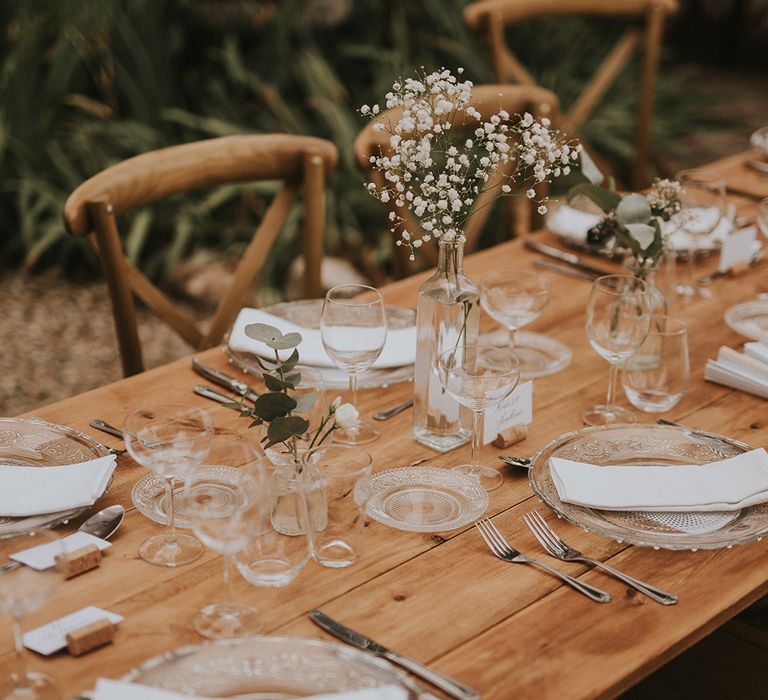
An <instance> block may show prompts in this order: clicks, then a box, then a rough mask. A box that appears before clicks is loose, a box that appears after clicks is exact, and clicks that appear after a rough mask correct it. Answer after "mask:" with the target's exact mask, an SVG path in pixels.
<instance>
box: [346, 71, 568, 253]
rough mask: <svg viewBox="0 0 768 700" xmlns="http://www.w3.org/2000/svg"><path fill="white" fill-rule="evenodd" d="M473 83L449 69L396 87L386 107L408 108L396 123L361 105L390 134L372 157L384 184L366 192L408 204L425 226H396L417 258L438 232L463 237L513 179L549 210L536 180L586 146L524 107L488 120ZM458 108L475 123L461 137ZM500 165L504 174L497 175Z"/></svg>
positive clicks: (553, 173) (554, 173)
mask: <svg viewBox="0 0 768 700" xmlns="http://www.w3.org/2000/svg"><path fill="white" fill-rule="evenodd" d="M458 73H459V75H461V74H462V73H463V69H461V68H459V70H458ZM472 87H473V85H472V83H471V82H470V81H468V80H466V81H461V80H459V79H458V78H457V77H456V76H454V75H453V74H452V73H451V72H450V71H449V70H447V69H444V68H443V69H440V70H439V71H435V72H434V73H431V74H429V75H423V76H418V77H417V78H406V79H405V80H400V81H398V82H396V83H395V84H394V85H393V86H392V90H391V91H390V92H388V93H387V94H386V108H387V109H393V108H398V107H399V108H401V109H402V116H401V117H400V119H399V121H398V122H397V123H396V124H389V123H385V122H384V121H383V119H382V117H381V108H380V107H379V105H373V106H372V107H370V106H368V105H363V106H362V107H361V108H360V113H361V114H363V115H364V116H369V117H371V118H372V119H374V120H376V121H375V124H374V126H373V128H374V130H376V131H386V132H387V133H388V134H389V135H390V138H389V146H390V149H391V155H386V154H384V153H380V154H379V155H378V156H377V155H373V156H371V158H370V162H371V164H372V166H373V168H374V169H375V170H378V171H380V172H381V173H382V174H383V177H384V181H385V182H384V185H383V186H382V187H381V188H378V187H377V186H376V184H374V183H370V184H369V185H368V191H369V192H370V193H371V194H372V195H374V196H375V197H376V198H377V199H379V200H380V201H381V202H383V203H385V204H386V203H390V202H391V203H394V204H395V206H397V207H399V208H405V207H407V208H408V209H409V210H410V211H411V213H412V214H413V216H414V217H415V218H416V219H417V221H418V223H419V226H420V227H421V232H417V231H410V230H408V228H407V222H406V220H405V219H404V218H403V217H401V216H399V215H398V214H397V213H396V212H394V211H391V212H390V214H389V220H390V225H391V228H392V231H393V232H394V233H396V234H399V238H398V240H397V245H407V246H408V247H409V248H410V250H411V256H410V258H411V260H413V259H414V258H415V256H414V251H415V249H416V248H419V247H421V245H422V244H423V243H424V242H426V241H429V240H431V239H432V238H435V239H437V240H441V241H453V240H462V239H463V229H464V226H465V224H466V221H467V219H468V218H469V217H470V216H471V214H472V211H473V210H472V208H473V205H474V203H475V201H476V199H477V197H478V196H479V195H480V194H481V193H482V192H484V191H486V190H489V189H494V188H497V189H498V190H499V194H510V193H511V192H512V185H513V184H518V185H520V184H522V183H526V190H527V191H526V196H527V197H528V198H529V199H531V200H534V201H536V202H537V203H538V205H539V206H538V210H539V212H540V213H541V214H544V213H546V211H547V207H546V202H547V199H546V197H544V198H538V196H537V193H536V190H535V189H534V188H535V186H536V185H538V184H540V183H543V182H551V181H552V179H553V178H557V177H560V176H561V175H567V174H568V173H569V172H570V170H571V167H572V165H573V163H574V162H575V161H576V160H577V159H578V157H579V154H580V153H581V146H580V145H578V144H574V143H569V142H566V141H565V140H564V139H563V138H562V137H561V136H560V134H559V132H557V131H553V130H551V129H550V121H549V119H546V118H542V119H540V120H536V119H534V118H533V117H532V116H531V115H530V114H528V113H526V114H524V115H523V116H522V117H519V116H516V117H515V121H514V122H512V121H511V117H510V115H509V113H508V112H507V111H505V110H503V109H501V110H499V111H498V112H497V113H496V114H494V115H492V116H491V117H490V118H489V119H488V120H487V121H483V120H482V115H481V114H480V112H479V111H478V110H477V109H476V108H475V107H473V106H471V105H470V104H469V103H470V99H471V97H472ZM459 115H462V116H461V118H462V120H463V121H462V122H461V124H462V125H465V124H467V123H470V122H476V127H475V129H474V131H472V132H471V133H470V135H469V137H467V138H463V139H461V140H460V139H458V138H455V137H454V136H453V134H452V133H451V128H452V126H453V124H454V122H456V121H457V117H459ZM514 135H517V139H513V138H512V137H513V136H514ZM502 166H503V171H502V172H503V174H502V176H501V177H500V178H496V175H497V171H498V169H499V168H500V167H502Z"/></svg>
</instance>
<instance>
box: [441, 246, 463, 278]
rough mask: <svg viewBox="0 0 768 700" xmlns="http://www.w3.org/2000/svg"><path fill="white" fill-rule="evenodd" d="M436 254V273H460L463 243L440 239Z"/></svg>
mask: <svg viewBox="0 0 768 700" xmlns="http://www.w3.org/2000/svg"><path fill="white" fill-rule="evenodd" d="M439 246H440V250H439V252H438V256H437V274H439V275H444V276H446V277H451V278H453V277H457V276H458V275H460V274H462V265H463V264H464V243H458V242H456V241H450V242H447V241H440V243H439Z"/></svg>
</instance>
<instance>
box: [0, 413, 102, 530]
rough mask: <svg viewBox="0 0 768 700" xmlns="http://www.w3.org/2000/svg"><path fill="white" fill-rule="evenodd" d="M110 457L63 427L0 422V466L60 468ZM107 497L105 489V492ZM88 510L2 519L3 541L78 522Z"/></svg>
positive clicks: (13, 420) (24, 421)
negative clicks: (46, 528) (39, 528)
mask: <svg viewBox="0 0 768 700" xmlns="http://www.w3.org/2000/svg"><path fill="white" fill-rule="evenodd" d="M107 454H109V451H108V449H107V448H106V447H105V446H104V445H102V444H101V443H99V442H96V441H95V440H93V439H92V438H90V437H88V436H87V435H84V434H83V433H79V432H77V431H76V430H72V429H71V428H67V427H65V426H63V425H55V424H54V423H48V422H46V421H43V420H40V419H38V418H0V464H2V465H5V466H20V467H59V466H62V465H67V464H77V463H79V462H87V461H88V460H91V459H96V458H98V457H103V456H105V455H107ZM105 493H106V489H105ZM87 509H88V508H87V507H83V508H75V509H73V510H67V511H60V512H58V513H46V514H45V515H34V516H30V517H28V518H5V517H2V516H0V538H4V537H14V536H16V535H18V534H20V533H22V532H27V531H29V530H32V529H34V528H36V527H53V526H55V525H60V524H62V523H66V522H67V521H68V520H71V519H72V518H76V517H77V516H78V515H80V514H81V513H83V512H85V511H86V510H87Z"/></svg>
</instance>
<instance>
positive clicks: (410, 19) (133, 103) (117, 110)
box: [0, 0, 722, 288]
mask: <svg viewBox="0 0 768 700" xmlns="http://www.w3.org/2000/svg"><path fill="white" fill-rule="evenodd" d="M466 4H467V3H466V0H390V1H389V2H386V3H382V2H377V1H376V0H358V1H357V2H353V0H280V1H279V2H278V1H274V2H270V1H268V0H58V1H57V2H48V1H46V0H4V1H3V2H2V3H0V32H2V36H3V38H4V41H3V42H2V44H1V45H0V46H1V48H0V177H1V178H2V179H1V180H0V221H2V224H3V226H2V228H3V237H2V239H1V240H0V265H2V266H5V267H16V266H24V267H26V268H28V269H45V268H48V267H51V266H54V267H57V268H60V269H61V270H63V271H65V272H66V273H67V274H70V275H76V276H79V275H83V276H90V275H94V274H95V273H96V271H97V270H98V262H97V260H96V258H95V255H94V254H93V253H92V252H91V251H90V250H89V249H88V247H87V246H86V245H84V244H82V243H80V242H75V241H72V240H70V239H69V238H68V237H67V235H66V233H65V231H64V228H63V225H62V222H61V211H62V208H63V203H64V201H65V199H66V197H67V195H68V194H69V193H70V192H71V191H72V190H73V189H74V188H75V187H76V186H77V185H78V184H80V183H81V182H82V181H83V180H84V179H86V178H87V177H89V176H90V175H92V174H94V173H96V172H98V171H100V170H102V169H103V168H105V167H106V166H108V165H110V164H112V163H115V162H118V161H120V160H122V159H124V158H127V157H129V156H132V155H135V154H138V153H142V152H144V151H148V150H151V149H154V148H159V147H162V146H166V145H172V144H176V143H182V142H186V141H192V140H197V139H202V138H209V137H214V136H223V135H228V134H236V133H245V132H257V133H258V132H277V131H281V132H293V133H301V134H312V135H317V136H321V137H324V138H327V139H330V140H331V141H333V142H334V143H335V144H336V145H337V146H338V147H339V150H340V153H341V163H340V167H339V169H338V171H337V172H336V173H335V174H334V175H333V176H332V177H331V179H330V181H329V191H328V227H327V245H326V250H327V252H328V254H331V255H337V256H340V257H344V258H346V259H348V260H350V261H351V262H353V264H355V265H356V266H357V267H358V268H359V269H361V270H362V271H363V272H364V273H366V274H368V276H369V277H371V278H372V279H374V280H376V281H377V282H380V281H383V279H382V275H383V274H385V273H386V270H387V264H388V260H389V255H390V239H389V236H388V233H387V231H386V222H385V217H384V213H383V210H382V209H381V208H380V205H379V204H378V203H377V202H376V201H375V200H373V198H371V197H370V196H369V195H367V193H366V192H365V191H364V189H363V187H362V186H361V183H362V180H361V177H360V175H359V174H358V172H357V170H356V168H355V166H354V163H353V158H352V143H353V141H354V138H355V136H356V134H357V132H358V130H359V129H360V128H361V127H362V125H363V121H362V119H361V118H359V116H358V114H357V112H356V109H357V107H358V106H359V105H361V104H363V103H369V104H372V103H374V102H377V101H379V100H380V98H381V97H382V96H383V94H384V93H385V92H386V90H387V89H388V87H389V86H390V85H391V84H392V82H393V80H394V79H395V78H396V77H397V76H398V75H400V74H402V73H408V72H409V71H410V70H411V69H412V68H413V67H414V66H421V65H423V66H425V67H426V68H427V69H428V70H431V69H433V68H435V67H438V66H441V65H444V66H447V67H450V68H454V69H455V68H456V67H458V66H463V67H464V68H465V71H466V72H465V76H467V77H468V78H470V79H472V80H473V81H474V82H476V83H482V82H489V81H490V80H491V75H492V74H491V71H490V65H489V60H488V51H487V49H486V47H485V45H484V44H483V43H482V42H481V41H480V40H479V39H478V38H477V37H476V36H474V35H473V34H471V33H470V32H468V31H467V30H466V29H465V27H464V24H463V21H462V9H463V7H464V6H465V5H466ZM620 31H621V28H618V27H616V26H615V25H613V24H612V23H607V22H606V23H603V22H594V21H581V20H578V21H577V20H568V21H548V22H547V23H545V24H539V23H536V24H529V25H526V26H525V27H520V28H517V29H516V30H514V35H513V36H512V37H511V43H512V44H513V45H514V46H515V49H516V53H517V54H518V56H520V57H521V58H522V59H523V60H524V61H525V63H526V65H527V66H528V67H529V68H530V69H532V72H533V73H534V74H535V75H536V77H537V78H538V79H539V80H540V81H541V82H542V84H544V85H545V86H547V87H551V88H552V89H554V90H555V91H556V92H557V93H558V95H559V96H560V97H561V101H562V102H563V104H564V106H566V107H567V105H568V104H569V101H570V100H572V99H573V96H575V95H576V94H577V93H578V89H579V87H580V86H581V85H582V84H583V81H584V79H585V77H588V76H589V75H591V73H592V71H593V69H594V67H595V66H596V65H597V64H598V63H599V62H600V61H601V59H602V57H603V56H604V55H605V53H606V51H607V50H609V48H610V46H611V45H612V43H613V42H612V40H613V39H615V38H616V37H618V35H619V32H620ZM636 68H637V65H636V63H633V64H632V65H631V66H630V67H629V68H628V69H627V70H626V72H625V74H624V75H623V76H622V79H621V80H620V82H619V84H618V85H617V86H616V87H615V88H613V89H612V90H611V91H610V92H609V94H608V95H607V96H606V97H605V98H604V100H603V102H602V104H601V105H600V107H599V109H598V110H597V111H596V112H595V114H594V116H593V117H592V118H591V119H590V121H589V122H588V124H587V125H586V128H585V135H586V136H587V137H588V140H589V141H590V142H591V143H592V144H593V145H594V146H596V147H597V149H598V150H599V151H600V152H601V153H602V155H604V156H605V157H607V158H608V159H609V160H611V161H613V162H615V163H618V164H619V166H622V165H623V166H627V165H628V164H629V163H630V162H631V160H632V157H633V137H634V127H635V121H634V114H635V95H636V92H637V90H636V80H637V78H636V75H637V70H636ZM691 77H692V73H691V69H689V68H686V67H684V66H681V65H679V64H678V63H677V62H676V61H675V57H674V55H670V54H669V52H667V53H665V56H664V60H663V67H662V70H661V72H660V78H659V81H658V90H657V97H656V106H655V115H654V134H653V142H654V147H655V150H656V151H657V152H658V153H661V154H665V155H667V156H670V155H671V156H674V155H675V154H676V153H678V154H679V150H680V148H681V137H682V136H683V135H690V133H691V132H692V131H695V130H697V129H707V128H711V127H712V126H714V125H719V124H721V123H722V118H715V117H710V118H704V116H703V115H704V113H705V111H706V109H705V108H706V106H707V103H711V102H712V101H715V100H718V99H721V96H718V95H715V94H711V93H710V94H709V95H705V94H702V93H697V94H695V95H692V94H691V92H690V91H687V90H685V89H684V85H685V83H686V81H688V80H690V79H691ZM268 195H269V188H268V187H267V188H263V187H262V188H261V189H260V190H256V191H255V192H254V191H253V190H248V191H247V192H246V191H245V188H243V187H223V188H220V189H219V190H216V191H214V192H209V193H206V194H205V195H203V196H201V197H188V196H184V197H179V198H177V199H176V200H175V201H173V202H168V203H163V204H161V205H157V206H154V207H152V208H150V209H147V210H145V211H142V212H141V213H140V214H138V215H136V216H134V217H132V219H131V220H130V221H128V222H126V224H125V225H124V227H123V230H124V232H126V238H125V246H126V250H127V253H128V255H129V256H130V257H131V258H132V259H133V260H140V261H141V263H142V267H143V268H144V269H145V270H146V271H147V272H148V273H149V274H150V276H152V277H153V278H155V279H159V280H163V279H167V278H168V277H169V276H170V275H171V273H172V271H173V270H174V268H175V267H176V265H177V264H178V263H179V261H181V260H182V259H184V258H186V257H188V256H189V255H191V254H192V253H193V251H195V250H199V249H205V250H213V251H215V254H216V255H236V254H237V251H238V250H239V248H240V247H241V246H243V245H244V242H245V241H247V240H248V237H249V235H250V231H251V230H252V229H251V227H252V225H253V216H252V215H258V213H259V211H261V209H262V208H263V206H264V203H263V200H264V199H265V198H266V197H267V196H268ZM299 224H300V220H299V216H298V215H297V216H294V217H292V218H291V220H290V222H289V225H288V226H287V227H286V229H285V230H284V231H283V232H282V234H281V238H280V241H279V244H278V246H277V247H276V250H275V251H274V253H273V255H272V256H271V258H270V261H269V263H268V267H267V268H266V270H265V276H266V279H265V282H266V283H267V284H268V285H271V286H272V287H273V288H278V287H279V286H280V283H281V280H282V279H283V278H284V275H285V273H286V270H287V268H288V266H289V265H290V263H291V261H292V259H293V257H294V256H295V252H294V251H295V250H296V246H294V245H293V241H294V239H295V238H296V236H297V235H298V226H299ZM490 235H491V236H492V234H490ZM487 242H491V241H490V240H489V241H487ZM382 271H384V272H383V273H382Z"/></svg>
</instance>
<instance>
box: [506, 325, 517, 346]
mask: <svg viewBox="0 0 768 700" xmlns="http://www.w3.org/2000/svg"><path fill="white" fill-rule="evenodd" d="M507 330H508V331H509V349H510V350H514V349H515V331H517V328H508V329H507Z"/></svg>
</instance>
